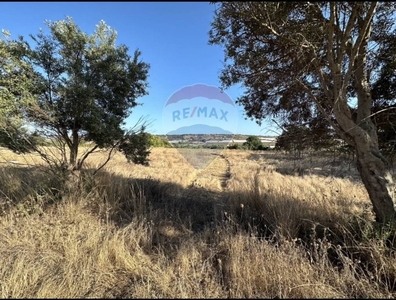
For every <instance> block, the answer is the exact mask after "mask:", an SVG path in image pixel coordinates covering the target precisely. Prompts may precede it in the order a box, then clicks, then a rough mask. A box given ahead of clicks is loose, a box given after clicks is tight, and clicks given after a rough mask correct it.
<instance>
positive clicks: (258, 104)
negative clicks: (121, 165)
mask: <svg viewBox="0 0 396 300" xmlns="http://www.w3.org/2000/svg"><path fill="white" fill-rule="evenodd" d="M214 4H215V5H216V11H215V17H214V20H213V22H212V28H211V30H210V32H209V43H210V44H216V45H221V46H223V47H224V50H225V52H224V53H225V62H224V67H223V70H222V72H221V75H220V80H221V82H222V85H223V88H228V87H230V86H232V85H233V84H236V83H242V84H243V86H244V87H245V89H246V92H245V93H244V95H242V96H241V97H240V98H239V99H238V100H237V103H239V104H241V105H243V107H244V108H245V111H246V113H247V115H248V116H249V117H252V118H255V119H256V120H257V122H258V123H260V122H261V120H263V119H264V118H265V117H266V116H270V115H272V116H275V117H278V118H279V117H282V118H284V119H289V120H300V121H302V122H310V121H311V120H312V119H314V118H317V117H318V116H319V115H320V116H321V117H322V118H324V119H325V120H326V122H327V124H328V125H330V126H331V127H332V128H333V129H334V130H335V131H336V133H337V134H338V136H340V137H341V138H342V139H344V140H345V141H346V142H347V143H348V144H349V145H351V146H352V147H354V148H355V151H356V157H357V166H358V170H359V172H360V175H361V178H362V181H363V183H364V184H365V186H366V189H367V191H368V193H369V196H370V199H371V201H372V203H373V208H374V211H375V214H376V217H377V220H378V221H380V222H389V221H392V222H393V221H394V217H395V209H394V205H393V200H392V197H391V195H390V193H389V191H390V190H393V188H394V186H393V181H392V178H391V176H389V172H388V170H387V161H386V159H385V158H384V157H383V155H382V154H381V152H380V151H379V144H378V128H377V126H376V124H375V122H373V119H372V118H371V116H372V113H373V107H374V101H373V97H372V91H371V89H370V84H371V83H372V82H373V80H375V78H376V76H378V69H379V68H380V67H381V63H380V59H379V55H378V50H379V49H382V48H383V47H385V46H386V42H387V41H390V40H391V39H390V38H389V37H391V36H395V30H394V27H393V25H394V18H395V14H394V13H395V4H394V3H389V2H381V3H379V2H214ZM353 97H355V98H356V100H355V101H353Z"/></svg>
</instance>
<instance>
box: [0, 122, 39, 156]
mask: <svg viewBox="0 0 396 300" xmlns="http://www.w3.org/2000/svg"><path fill="white" fill-rule="evenodd" d="M18 123H19V124H18ZM39 143H40V140H39V137H38V136H37V134H29V133H28V131H27V130H26V128H25V127H23V126H21V124H20V122H10V121H9V120H8V121H6V126H5V127H2V128H0V146H2V147H6V148H8V149H10V150H12V151H13V152H15V153H17V154H21V153H27V152H31V151H33V150H34V148H35V147H36V146H37V145H38V144H39Z"/></svg>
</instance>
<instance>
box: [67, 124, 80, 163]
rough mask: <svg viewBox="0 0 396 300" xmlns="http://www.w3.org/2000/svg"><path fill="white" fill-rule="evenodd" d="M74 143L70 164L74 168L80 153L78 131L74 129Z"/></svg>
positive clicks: (71, 147) (71, 149) (72, 144)
mask: <svg viewBox="0 0 396 300" xmlns="http://www.w3.org/2000/svg"><path fill="white" fill-rule="evenodd" d="M72 135H73V136H72V143H71V146H70V147H69V148H70V161H69V163H70V166H71V167H72V169H74V168H75V166H76V160H77V155H78V132H77V131H73V133H72Z"/></svg>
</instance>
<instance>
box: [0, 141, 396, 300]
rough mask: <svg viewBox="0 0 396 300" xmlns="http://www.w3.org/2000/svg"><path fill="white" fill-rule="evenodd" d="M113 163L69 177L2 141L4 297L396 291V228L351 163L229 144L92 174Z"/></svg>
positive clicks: (0, 283)
mask: <svg viewBox="0 0 396 300" xmlns="http://www.w3.org/2000/svg"><path fill="white" fill-rule="evenodd" d="M206 151H208V153H209V152H210V151H211V150H209V149H208V150H206ZM186 155H188V154H186ZM205 157H210V154H207V155H206V154H205ZM105 159H106V153H95V154H92V155H91V156H90V157H89V158H88V159H87V162H86V164H85V166H84V170H82V171H81V172H80V173H79V174H76V175H75V176H76V177H75V179H74V182H73V184H70V182H71V180H70V178H69V179H68V180H65V179H64V178H63V177H62V176H60V175H57V174H56V173H54V172H49V170H48V167H46V165H45V164H44V163H42V162H41V161H40V158H39V157H38V156H35V155H32V154H26V155H16V154H14V153H12V152H10V151H8V150H5V149H0V264H1V266H2V267H1V269H0V297H1V298H27V297H33V298H58V297H59V298H77V297H78V298H80V297H84V298H88V297H95V298H99V297H103V298H116V297H122V298H135V297H136V298H168V297H169V298H171V297H172V298H174V297H175V298H227V297H230V298H242V297H243V298H274V297H278V298H308V297H309V298H330V297H337V298H377V297H378V298H393V299H394V298H395V297H396V258H395V252H394V249H395V248H394V247H393V246H392V245H391V243H392V241H391V240H390V237H391V235H392V234H391V232H387V231H386V230H384V229H379V228H377V227H376V225H375V224H374V223H373V220H374V218H373V214H372V210H371V204H370V201H369V198H368V195H367V192H366V190H365V189H364V187H363V185H362V183H361V182H360V181H359V178H358V177H357V176H356V170H355V169H354V167H353V166H352V167H351V166H348V168H345V167H344V166H346V164H340V163H334V161H333V164H332V163H331V160H332V158H331V157H329V158H327V160H326V159H325V157H324V156H323V155H318V156H314V157H309V158H307V159H305V160H299V161H296V160H293V159H290V157H288V156H287V155H285V154H281V153H276V152H250V151H237V150H224V151H223V152H222V153H221V154H220V155H217V156H215V155H213V160H212V161H210V163H209V164H208V165H207V166H206V168H200V169H196V168H194V167H193V166H192V165H191V164H190V163H188V161H189V160H190V161H191V158H188V159H185V158H184V157H183V156H182V155H181V154H180V153H179V152H178V151H177V150H176V149H173V148H172V149H165V148H154V149H152V152H151V155H150V160H151V161H150V166H148V167H145V166H140V165H134V164H129V163H127V160H126V159H125V158H124V157H123V156H122V155H120V154H118V153H117V154H116V155H115V156H114V157H113V159H112V160H111V161H110V162H109V163H108V164H107V165H106V166H105V167H104V168H103V169H101V170H100V171H99V172H98V173H97V174H96V175H93V170H94V169H96V168H97V167H98V166H100V165H101V163H102V162H103V161H104V160H105ZM193 159H194V160H196V159H197V157H194V158H193ZM198 160H199V159H198ZM9 161H14V162H18V164H17V163H14V164H13V163H7V162H9ZM198 162H199V161H198Z"/></svg>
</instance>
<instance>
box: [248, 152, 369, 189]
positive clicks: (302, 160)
mask: <svg viewBox="0 0 396 300" xmlns="http://www.w3.org/2000/svg"><path fill="white" fill-rule="evenodd" d="M248 159H251V160H255V161H260V160H263V159H264V160H265V164H266V165H271V166H274V167H275V169H276V171H277V172H279V173H281V174H282V175H297V176H304V175H317V176H324V177H336V178H345V179H349V180H351V181H353V182H356V183H357V182H359V183H361V178H360V174H359V172H358V170H357V168H356V160H353V161H352V160H350V159H348V158H346V157H342V156H339V157H333V156H331V155H329V154H323V155H318V154H315V155H309V154H305V155H303V156H302V157H293V156H292V155H288V154H284V153H276V152H263V153H252V154H250V155H249V156H248Z"/></svg>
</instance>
